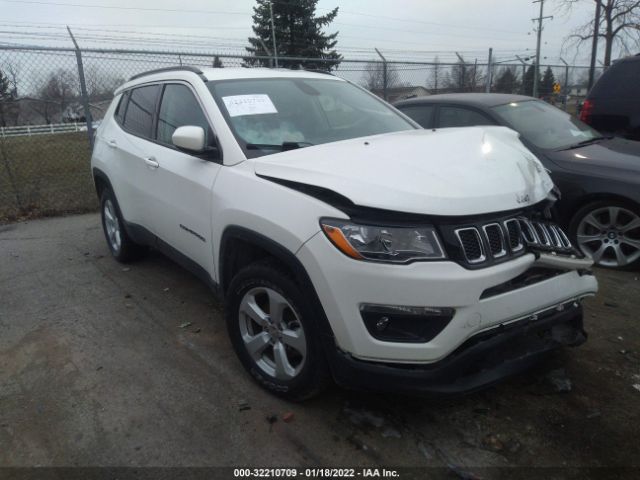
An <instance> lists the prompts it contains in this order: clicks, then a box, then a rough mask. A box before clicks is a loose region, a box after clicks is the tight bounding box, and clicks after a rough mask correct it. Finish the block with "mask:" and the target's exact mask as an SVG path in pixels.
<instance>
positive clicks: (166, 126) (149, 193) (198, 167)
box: [143, 82, 222, 273]
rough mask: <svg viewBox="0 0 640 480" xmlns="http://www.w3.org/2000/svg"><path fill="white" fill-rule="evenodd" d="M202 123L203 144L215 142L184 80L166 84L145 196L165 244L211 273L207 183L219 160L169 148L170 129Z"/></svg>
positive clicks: (150, 148) (150, 153)
mask: <svg viewBox="0 0 640 480" xmlns="http://www.w3.org/2000/svg"><path fill="white" fill-rule="evenodd" d="M187 125H190V126H199V127H202V128H203V129H204V131H205V134H206V139H207V140H206V141H207V144H208V145H212V146H214V145H216V143H215V136H214V133H213V129H212V128H211V124H210V122H209V120H208V118H207V116H206V114H205V113H204V109H203V108H202V104H201V102H200V101H199V99H198V97H197V96H196V93H195V91H194V89H193V88H192V87H191V85H190V84H188V83H186V82H175V83H173V82H172V83H166V84H164V85H163V87H162V93H161V98H160V102H159V107H158V114H157V121H156V127H155V131H154V140H155V141H154V143H149V144H148V145H147V146H146V149H145V152H146V155H147V156H148V158H150V159H151V160H152V161H153V162H154V165H152V166H151V167H150V169H148V170H147V172H146V173H147V176H146V180H145V182H144V183H143V189H144V192H143V193H144V195H145V197H146V198H148V199H150V204H149V215H150V218H151V219H152V220H151V221H152V225H153V232H154V233H155V234H156V235H157V236H158V237H159V238H160V239H161V240H162V241H164V242H165V243H167V244H169V246H171V247H173V248H174V249H176V250H178V251H179V252H180V253H181V254H183V255H186V256H187V257H188V258H189V259H191V260H192V261H194V262H196V263H197V264H198V265H200V266H201V267H203V268H205V269H206V270H207V271H208V272H209V273H212V267H213V249H212V247H211V210H212V205H211V199H212V193H211V192H212V186H213V183H214V180H215V178H216V176H217V175H218V172H219V171H220V168H222V167H221V161H212V160H210V159H205V158H199V157H198V156H195V155H192V154H189V153H185V152H182V151H180V150H178V149H177V148H176V147H174V145H173V142H172V138H171V137H172V135H173V132H174V131H175V130H176V128H178V127H182V126H187Z"/></svg>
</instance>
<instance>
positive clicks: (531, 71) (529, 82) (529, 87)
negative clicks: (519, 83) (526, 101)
mask: <svg viewBox="0 0 640 480" xmlns="http://www.w3.org/2000/svg"><path fill="white" fill-rule="evenodd" d="M535 77H536V66H535V65H529V68H527V71H526V72H525V74H524V80H523V82H524V94H525V95H528V96H530V97H531V96H533V79H534V78H535Z"/></svg>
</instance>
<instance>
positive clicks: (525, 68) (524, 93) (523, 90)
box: [516, 55, 527, 95]
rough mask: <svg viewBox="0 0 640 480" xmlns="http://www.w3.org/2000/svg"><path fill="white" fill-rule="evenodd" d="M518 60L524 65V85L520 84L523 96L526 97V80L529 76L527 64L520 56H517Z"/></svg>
mask: <svg viewBox="0 0 640 480" xmlns="http://www.w3.org/2000/svg"><path fill="white" fill-rule="evenodd" d="M516 58H517V59H518V60H520V63H522V83H521V84H520V90H521V91H522V94H523V95H526V91H525V89H524V78H525V77H526V76H527V62H525V61H524V60H523V59H522V57H520V55H516Z"/></svg>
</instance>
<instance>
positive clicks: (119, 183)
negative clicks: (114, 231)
mask: <svg viewBox="0 0 640 480" xmlns="http://www.w3.org/2000/svg"><path fill="white" fill-rule="evenodd" d="M159 93H160V85H158V84H156V85H145V86H141V87H136V88H133V89H131V90H129V91H127V92H125V93H124V95H123V100H122V101H121V103H120V105H119V106H118V110H117V111H116V115H115V122H116V123H117V124H118V125H117V126H116V125H112V126H111V127H110V128H108V129H107V130H106V132H105V140H106V142H107V145H108V147H109V148H110V149H112V150H113V151H114V155H112V156H110V158H111V159H112V165H111V166H110V170H111V171H112V172H113V174H112V175H111V178H113V179H114V181H115V182H116V183H115V184H114V185H113V187H114V190H115V192H114V193H115V194H116V198H117V199H118V205H119V206H120V210H121V211H122V215H123V216H124V219H125V220H126V221H127V222H130V223H135V224H138V225H141V226H144V227H146V228H147V229H150V227H151V218H150V212H151V210H150V207H151V203H150V199H149V198H148V197H147V196H146V195H145V188H144V185H145V182H147V181H148V175H149V173H150V172H149V167H148V165H147V163H146V162H147V158H148V156H149V146H150V145H153V144H152V128H153V123H154V112H155V108H156V104H157V101H158V96H159Z"/></svg>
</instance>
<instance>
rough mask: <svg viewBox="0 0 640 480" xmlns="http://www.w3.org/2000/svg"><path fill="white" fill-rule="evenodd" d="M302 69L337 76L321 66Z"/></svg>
mask: <svg viewBox="0 0 640 480" xmlns="http://www.w3.org/2000/svg"><path fill="white" fill-rule="evenodd" d="M302 70H304V71H305V72H311V73H322V74H324V75H331V76H332V77H335V75H334V74H333V73H331V72H330V71H329V70H321V69H319V68H304V69H302Z"/></svg>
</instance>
